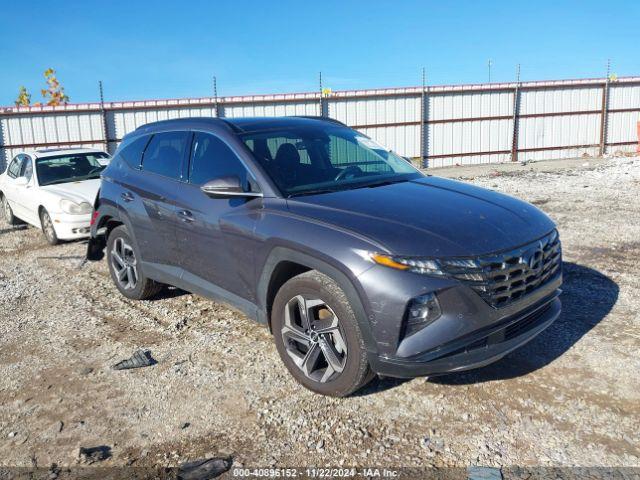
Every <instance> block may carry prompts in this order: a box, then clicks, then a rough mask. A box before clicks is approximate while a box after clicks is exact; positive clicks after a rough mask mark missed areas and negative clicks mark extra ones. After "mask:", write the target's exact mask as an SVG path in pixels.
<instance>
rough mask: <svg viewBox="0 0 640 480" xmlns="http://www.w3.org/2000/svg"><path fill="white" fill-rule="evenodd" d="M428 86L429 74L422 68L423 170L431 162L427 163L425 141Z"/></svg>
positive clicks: (421, 132) (421, 141) (421, 151)
mask: <svg viewBox="0 0 640 480" xmlns="http://www.w3.org/2000/svg"><path fill="white" fill-rule="evenodd" d="M426 84H427V74H426V71H425V69H424V67H422V89H421V91H420V166H421V167H422V168H427V167H428V166H429V162H428V161H427V158H426V157H427V155H426V153H427V152H426V149H425V139H426V132H425V127H426V122H425V118H424V117H425V114H426V110H427V109H426V108H425V101H426V99H427V96H426Z"/></svg>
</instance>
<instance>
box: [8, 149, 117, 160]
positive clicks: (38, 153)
mask: <svg viewBox="0 0 640 480" xmlns="http://www.w3.org/2000/svg"><path fill="white" fill-rule="evenodd" d="M19 153H23V154H26V155H29V156H30V157H32V158H45V157H57V156H59V155H74V154H78V153H107V152H105V151H104V150H100V149H99V148H37V149H34V150H24V151H22V152H19Z"/></svg>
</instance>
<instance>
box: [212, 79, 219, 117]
mask: <svg viewBox="0 0 640 480" xmlns="http://www.w3.org/2000/svg"><path fill="white" fill-rule="evenodd" d="M213 111H214V112H215V116H216V117H219V116H220V111H219V110H218V79H217V78H216V76H215V75H214V76H213Z"/></svg>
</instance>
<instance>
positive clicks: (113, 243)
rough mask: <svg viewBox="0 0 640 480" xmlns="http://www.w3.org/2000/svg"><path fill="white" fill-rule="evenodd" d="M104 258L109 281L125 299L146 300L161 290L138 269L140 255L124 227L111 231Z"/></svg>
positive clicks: (160, 287)
mask: <svg viewBox="0 0 640 480" xmlns="http://www.w3.org/2000/svg"><path fill="white" fill-rule="evenodd" d="M106 257H107V263H108V264H109V273H111V279H112V280H113V283H114V284H115V286H116V288H117V289H118V290H119V291H120V293H121V294H122V295H124V296H125V297H127V298H131V299H132V300H147V299H149V298H151V297H155V296H156V295H157V294H158V293H160V291H161V290H162V284H160V283H158V282H155V281H153V280H151V279H150V278H147V277H146V276H145V274H144V272H143V271H142V268H140V261H139V258H140V253H139V252H138V250H137V247H136V246H135V244H134V242H133V241H132V239H131V237H130V236H129V232H128V231H127V227H125V226H124V225H120V226H119V227H116V228H114V229H113V230H111V233H110V234H109V239H108V240H107V255H106Z"/></svg>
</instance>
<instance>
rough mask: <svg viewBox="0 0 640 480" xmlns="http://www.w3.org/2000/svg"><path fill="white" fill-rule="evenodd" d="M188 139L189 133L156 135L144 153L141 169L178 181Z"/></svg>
mask: <svg viewBox="0 0 640 480" xmlns="http://www.w3.org/2000/svg"><path fill="white" fill-rule="evenodd" d="M190 138H191V133H189V132H163V133H156V134H155V135H154V136H153V138H152V139H151V141H150V142H149V145H148V146H147V148H146V150H145V151H144V155H143V157H142V169H143V170H144V171H145V172H153V173H157V174H158V175H162V176H164V177H169V178H173V179H176V180H179V179H180V177H181V172H182V159H183V157H184V155H185V151H186V149H187V145H188V144H189V140H190Z"/></svg>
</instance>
